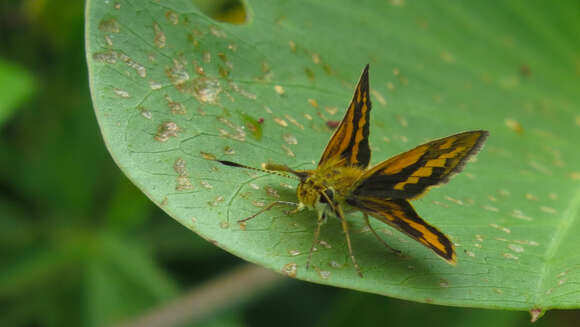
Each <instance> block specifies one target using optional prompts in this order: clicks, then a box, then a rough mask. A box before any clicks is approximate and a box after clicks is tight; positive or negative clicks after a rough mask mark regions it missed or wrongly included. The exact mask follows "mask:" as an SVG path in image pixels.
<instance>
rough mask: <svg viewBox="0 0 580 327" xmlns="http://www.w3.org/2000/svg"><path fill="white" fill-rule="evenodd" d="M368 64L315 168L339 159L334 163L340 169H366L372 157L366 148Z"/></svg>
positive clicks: (369, 107) (368, 109)
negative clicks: (354, 167) (344, 167)
mask: <svg viewBox="0 0 580 327" xmlns="http://www.w3.org/2000/svg"><path fill="white" fill-rule="evenodd" d="M368 69H369V65H366V67H365V69H364V70H363V73H362V75H361V77H360V80H359V82H358V84H357V86H356V89H355V92H354V96H353V98H352V101H351V103H350V106H349V107H348V110H347V111H346V114H345V115H344V118H343V119H342V121H341V122H340V125H339V126H338V128H337V129H336V131H335V132H334V134H333V135H332V137H331V138H330V141H329V142H328V144H327V145H326V149H324V152H323V154H322V158H320V162H319V163H318V165H319V166H320V165H322V164H324V163H325V162H326V161H328V160H329V159H331V158H335V157H339V158H340V159H342V160H340V161H338V160H337V162H338V163H339V164H340V165H342V166H357V167H361V168H366V167H367V166H368V164H369V161H370V158H371V150H370V148H369V141H368V136H369V118H370V116H369V114H370V111H371V100H370V96H369V72H368Z"/></svg>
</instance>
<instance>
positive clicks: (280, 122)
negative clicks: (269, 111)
mask: <svg viewBox="0 0 580 327" xmlns="http://www.w3.org/2000/svg"><path fill="white" fill-rule="evenodd" d="M274 122H275V123H276V124H278V125H280V126H282V127H288V123H287V122H286V121H285V120H284V119H282V118H278V117H274Z"/></svg>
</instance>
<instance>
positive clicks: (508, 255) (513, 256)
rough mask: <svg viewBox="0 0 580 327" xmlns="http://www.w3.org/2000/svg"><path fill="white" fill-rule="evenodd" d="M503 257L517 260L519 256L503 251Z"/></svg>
mask: <svg viewBox="0 0 580 327" xmlns="http://www.w3.org/2000/svg"><path fill="white" fill-rule="evenodd" d="M503 256H504V258H506V259H509V260H518V259H519V257H518V256H517V255H513V254H511V253H504V254H503Z"/></svg>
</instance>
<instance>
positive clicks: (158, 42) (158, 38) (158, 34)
mask: <svg viewBox="0 0 580 327" xmlns="http://www.w3.org/2000/svg"><path fill="white" fill-rule="evenodd" d="M153 30H154V32H155V37H154V38H153V43H155V46H156V47H158V48H159V49H161V48H165V42H166V40H167V37H166V36H165V33H163V31H162V30H161V28H160V27H159V25H158V24H157V23H155V24H153Z"/></svg>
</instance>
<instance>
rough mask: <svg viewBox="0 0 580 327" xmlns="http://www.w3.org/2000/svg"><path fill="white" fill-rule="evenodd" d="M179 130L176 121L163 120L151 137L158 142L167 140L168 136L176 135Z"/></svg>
mask: <svg viewBox="0 0 580 327" xmlns="http://www.w3.org/2000/svg"><path fill="white" fill-rule="evenodd" d="M179 131H180V129H179V126H177V124H176V123H174V122H164V123H162V124H161V125H160V126H159V127H158V128H157V134H155V136H154V137H153V138H154V139H155V140H156V141H159V142H167V141H168V140H169V138H170V137H177V133H178V132H179Z"/></svg>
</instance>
